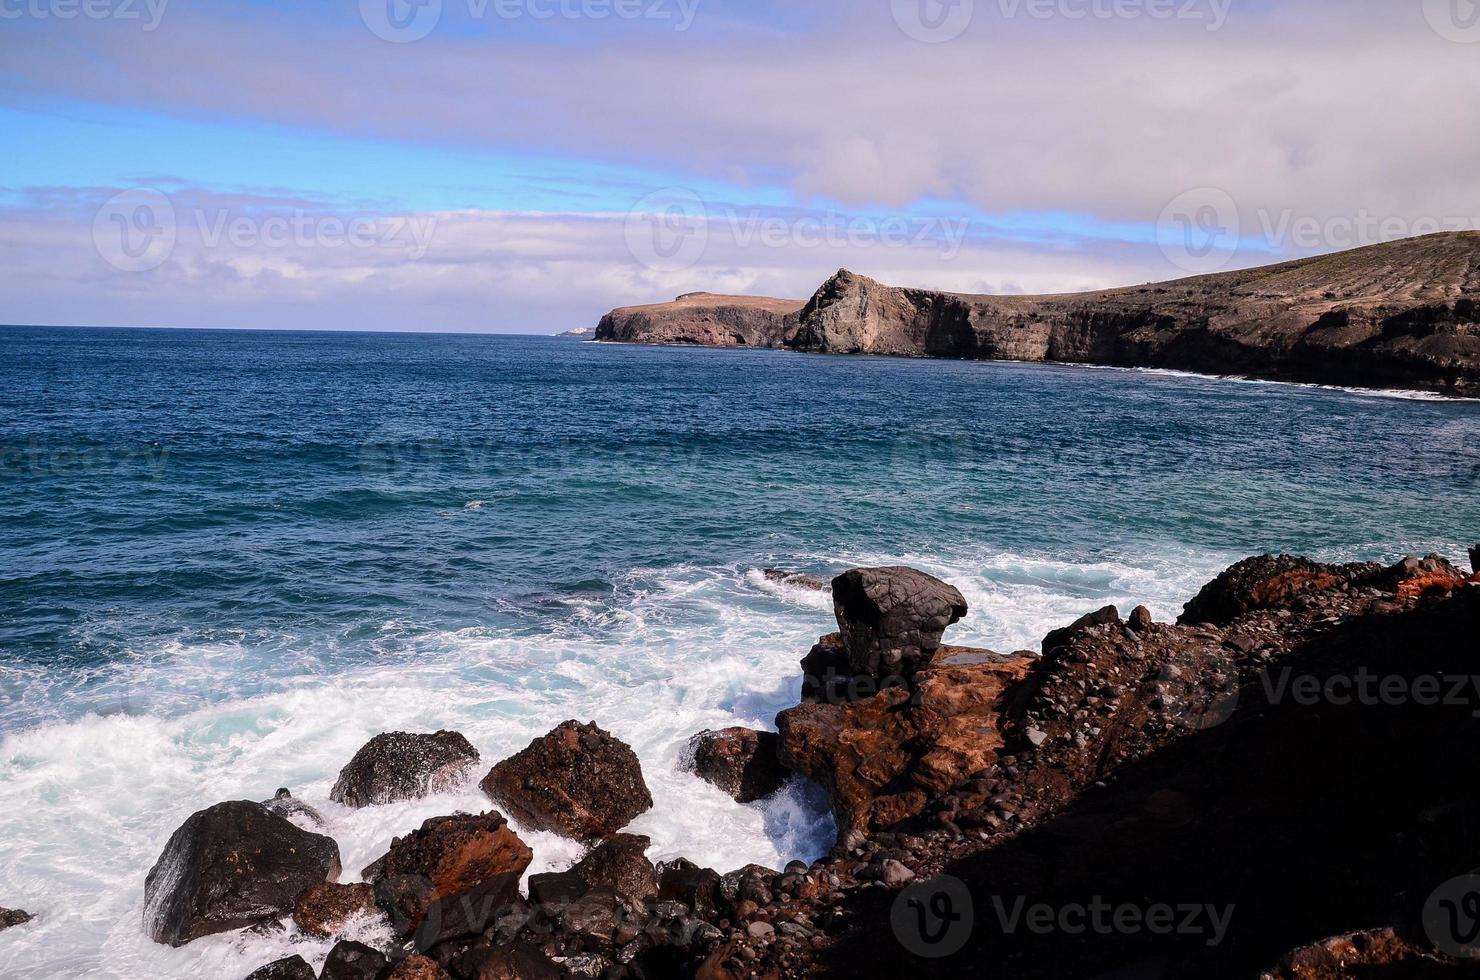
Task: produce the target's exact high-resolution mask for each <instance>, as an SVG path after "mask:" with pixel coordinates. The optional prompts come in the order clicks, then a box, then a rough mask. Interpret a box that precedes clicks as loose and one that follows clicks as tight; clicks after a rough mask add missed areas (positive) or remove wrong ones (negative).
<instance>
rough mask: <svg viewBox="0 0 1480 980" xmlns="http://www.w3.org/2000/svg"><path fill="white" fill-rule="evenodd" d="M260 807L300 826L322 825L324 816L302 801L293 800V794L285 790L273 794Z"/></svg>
mask: <svg viewBox="0 0 1480 980" xmlns="http://www.w3.org/2000/svg"><path fill="white" fill-rule="evenodd" d="M262 805H263V806H265V807H267V808H268V809H269V810H271V811H272V812H273V813H276V814H277V815H278V816H280V817H286V818H288V819H289V820H294V821H295V822H297V823H298V824H299V825H300V826H302V825H303V824H308V825H309V826H312V827H322V826H323V825H324V815H323V814H321V813H319V811H317V810H315V809H314V808H313V807H311V806H309V805H308V804H307V803H304V802H303V801H302V800H299V799H296V798H294V796H293V794H292V793H291V792H289V791H288V790H286V789H280V790H278V791H277V792H276V793H275V794H273V797H272V799H270V800H263V801H262Z"/></svg>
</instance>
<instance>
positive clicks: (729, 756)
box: [683, 728, 786, 803]
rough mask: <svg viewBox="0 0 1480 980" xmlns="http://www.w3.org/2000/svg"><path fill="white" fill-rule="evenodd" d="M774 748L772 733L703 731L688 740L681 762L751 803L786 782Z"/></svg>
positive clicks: (731, 729) (704, 777)
mask: <svg viewBox="0 0 1480 980" xmlns="http://www.w3.org/2000/svg"><path fill="white" fill-rule="evenodd" d="M776 747H777V738H776V733H775V732H758V731H754V730H752V729H749V728H725V729H721V730H720V731H717V732H716V731H703V732H700V733H699V734H697V735H695V736H694V737H693V738H691V739H689V745H688V750H687V752H686V753H685V755H684V761H683V765H684V768H686V769H688V770H690V771H691V772H693V773H694V774H695V775H696V776H698V777H699V778H700V779H703V780H704V781H705V782H708V783H712V784H713V785H715V786H717V787H719V788H720V789H721V790H723V791H724V792H726V793H727V794H729V795H730V796H731V797H733V798H734V799H735V800H737V801H739V802H740V803H750V802H752V801H754V800H759V799H764V798H765V797H767V796H770V795H771V794H772V793H774V792H776V791H777V790H778V789H780V788H781V784H782V783H784V782H785V781H786V769H785V768H784V767H783V766H782V765H781V760H780V759H779V758H778V757H777V755H776Z"/></svg>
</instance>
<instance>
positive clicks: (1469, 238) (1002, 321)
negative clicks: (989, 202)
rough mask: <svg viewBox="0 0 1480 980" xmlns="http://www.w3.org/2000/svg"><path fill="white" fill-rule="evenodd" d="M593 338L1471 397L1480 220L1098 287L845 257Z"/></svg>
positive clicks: (637, 316) (650, 313) (618, 313)
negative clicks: (844, 263) (1010, 281)
mask: <svg viewBox="0 0 1480 980" xmlns="http://www.w3.org/2000/svg"><path fill="white" fill-rule="evenodd" d="M596 339H597V340H608V341H623V342H627V343H653V344H697V345H702V346H714V347H744V346H749V347H774V348H785V349H790V350H798V351H811V352H817V353H833V354H885V355H893V356H904V357H950V358H967V359H980V360H1015V361H1052V362H1058V363H1070V364H1096V365H1109V366H1115V367H1151V368H1169V369H1176V370H1185V371H1192V372H1197V373H1202V374H1211V375H1231V376H1240V377H1251V378H1263V379H1268V380H1275V381H1295V382H1305V383H1312V384H1326V385H1339V386H1350V387H1366V388H1406V389H1416V390H1423V391H1432V392H1438V393H1443V394H1447V395H1454V396H1464V397H1476V396H1480V233H1474V232H1465V233H1454V234H1439V235H1429V236H1423V237H1419V238H1411V239H1406V240H1403V241H1397V242H1392V243H1388V244H1384V245H1375V246H1370V247H1368V248H1361V249H1355V250H1352V251H1349V252H1339V253H1335V254H1332V255H1324V256H1319V257H1316V258H1311V259H1301V260H1298V261H1295V262H1286V263H1283V264H1279V265H1272V266H1265V267H1262V268H1258V269H1248V270H1243V271H1239V272H1226V273H1217V274H1214V275H1207V276H1196V277H1193V278H1189V279H1180V280H1175V281H1171V282H1162V283H1148V284H1146V285H1143V286H1131V287H1125V288H1120V289H1108V290H1100V291H1097V292H1086V293H1072V294H1061V295H1053V296H978V295H967V294H960V293H943V292H936V291H932V290H925V289H908V288H900V287H893V286H885V285H882V284H881V283H878V282H875V281H874V280H872V279H869V278H868V277H866V276H861V275H857V274H855V273H852V272H849V271H848V270H846V269H843V270H840V271H839V272H838V273H837V274H836V275H834V276H833V277H832V278H830V279H828V280H827V282H825V283H823V284H822V286H821V287H820V288H818V290H817V291H816V293H814V294H813V296H812V297H811V299H809V300H807V301H806V302H805V303H803V302H801V301H797V300H781V299H770V298H763V297H739V296H716V295H712V294H709V293H694V294H687V295H685V296H681V297H679V298H678V299H677V300H675V301H673V302H672V303H659V304H654V305H650V306H642V307H626V308H622V309H617V310H613V311H612V312H610V313H608V314H607V315H606V316H604V317H603V318H602V319H601V322H600V324H599V325H598V326H597V328H596Z"/></svg>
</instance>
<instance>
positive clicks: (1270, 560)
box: [1178, 555, 1347, 625]
mask: <svg viewBox="0 0 1480 980" xmlns="http://www.w3.org/2000/svg"><path fill="white" fill-rule="evenodd" d="M1346 571H1347V569H1344V568H1342V567H1340V566H1335V565H1323V564H1321V563H1320V562H1315V561H1311V560H1310V559H1309V558H1298V557H1296V556H1294V555H1261V556H1259V557H1257V558H1245V559H1244V560H1243V561H1241V562H1239V563H1238V564H1236V565H1233V566H1232V567H1230V568H1228V569H1227V570H1225V571H1224V572H1223V573H1222V574H1220V575H1219V576H1218V577H1217V578H1215V579H1213V581H1211V582H1209V583H1208V584H1207V585H1205V586H1203V588H1202V591H1200V592H1198V594H1197V595H1196V596H1195V597H1194V598H1193V599H1192V601H1191V602H1189V603H1187V605H1186V606H1185V607H1183V610H1182V616H1181V618H1180V619H1179V620H1178V622H1181V623H1212V624H1215V625H1226V624H1228V623H1230V622H1232V621H1233V620H1235V619H1237V618H1238V617H1240V616H1242V615H1244V614H1246V613H1249V612H1253V611H1254V610H1256V609H1287V608H1290V607H1291V606H1292V604H1293V602H1294V600H1295V598H1296V597H1297V596H1300V595H1302V594H1304V593H1309V592H1320V591H1323V590H1325V589H1330V588H1333V587H1335V586H1337V585H1340V584H1341V582H1342V580H1343V577H1344V574H1345V573H1346Z"/></svg>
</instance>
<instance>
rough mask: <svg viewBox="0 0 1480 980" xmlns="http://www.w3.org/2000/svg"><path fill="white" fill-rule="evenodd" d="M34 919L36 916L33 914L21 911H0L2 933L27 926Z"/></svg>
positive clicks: (0, 929)
mask: <svg viewBox="0 0 1480 980" xmlns="http://www.w3.org/2000/svg"><path fill="white" fill-rule="evenodd" d="M32 918H34V916H32V915H31V913H29V912H22V911H21V910H20V909H0V931H4V930H6V929H11V928H14V927H15V926H20V925H25V924H26V923H27V922H30V921H31V919H32Z"/></svg>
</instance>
